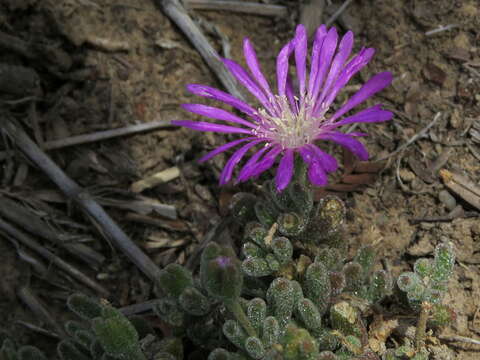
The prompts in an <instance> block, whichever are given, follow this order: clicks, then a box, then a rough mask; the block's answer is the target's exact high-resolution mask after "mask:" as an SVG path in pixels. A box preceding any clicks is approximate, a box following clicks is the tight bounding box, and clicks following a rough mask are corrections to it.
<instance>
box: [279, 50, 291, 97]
mask: <svg viewBox="0 0 480 360" xmlns="http://www.w3.org/2000/svg"><path fill="white" fill-rule="evenodd" d="M293 49H294V46H293V42H292V41H290V42H289V43H287V44H286V45H285V46H284V47H283V48H282V50H280V52H279V53H278V56H277V88H278V95H279V96H284V95H285V87H286V83H287V75H288V59H289V58H290V55H291V54H292V51H293Z"/></svg>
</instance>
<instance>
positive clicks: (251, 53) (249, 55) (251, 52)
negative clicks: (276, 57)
mask: <svg viewBox="0 0 480 360" xmlns="http://www.w3.org/2000/svg"><path fill="white" fill-rule="evenodd" d="M243 53H244V55H245V61H246V62H247V65H248V68H249V69H250V71H251V73H252V75H253V78H254V79H255V80H256V82H257V83H258V85H260V87H261V88H262V89H263V91H264V92H265V94H267V96H268V98H269V99H273V98H274V96H273V93H272V90H271V89H270V85H269V84H268V81H267V79H265V76H264V75H263V72H262V70H260V64H259V63H258V59H257V54H256V52H255V49H254V48H253V45H252V43H251V42H250V39H248V38H245V39H244V40H243Z"/></svg>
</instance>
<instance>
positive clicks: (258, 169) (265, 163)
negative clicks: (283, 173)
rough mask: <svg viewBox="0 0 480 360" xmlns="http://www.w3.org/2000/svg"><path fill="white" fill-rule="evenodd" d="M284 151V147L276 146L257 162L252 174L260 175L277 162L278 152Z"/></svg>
mask: <svg viewBox="0 0 480 360" xmlns="http://www.w3.org/2000/svg"><path fill="white" fill-rule="evenodd" d="M281 152H282V148H281V147H280V146H278V145H277V146H275V147H273V148H272V150H270V151H269V152H268V154H267V155H265V156H264V157H263V159H262V160H260V161H259V162H257V164H256V165H255V169H254V170H253V171H252V173H251V176H252V177H253V176H258V175H260V174H261V173H263V172H264V171H266V170H268V169H270V168H271V167H272V165H273V163H274V162H275V159H276V158H277V156H278V154H280V153H281Z"/></svg>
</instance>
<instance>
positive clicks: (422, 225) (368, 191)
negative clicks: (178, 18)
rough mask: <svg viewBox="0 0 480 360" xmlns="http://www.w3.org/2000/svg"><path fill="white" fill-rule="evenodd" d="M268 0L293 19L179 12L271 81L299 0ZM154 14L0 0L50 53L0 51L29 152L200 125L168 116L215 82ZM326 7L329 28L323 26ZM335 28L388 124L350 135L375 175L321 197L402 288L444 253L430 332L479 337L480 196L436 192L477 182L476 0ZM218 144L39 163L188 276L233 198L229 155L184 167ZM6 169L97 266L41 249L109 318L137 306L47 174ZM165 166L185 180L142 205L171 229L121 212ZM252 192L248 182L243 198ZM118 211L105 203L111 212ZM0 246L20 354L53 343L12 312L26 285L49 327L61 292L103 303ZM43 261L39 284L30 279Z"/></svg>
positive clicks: (5, 20)
mask: <svg viewBox="0 0 480 360" xmlns="http://www.w3.org/2000/svg"><path fill="white" fill-rule="evenodd" d="M263 2H264V3H271V4H279V5H285V6H287V7H288V9H289V11H288V14H289V15H288V17H283V18H273V17H266V16H265V17H261V16H254V15H246V14H236V13H232V12H221V11H200V10H189V14H190V16H191V17H192V18H193V19H194V20H195V21H196V22H197V23H199V24H200V28H201V29H202V31H203V32H204V33H205V34H207V37H208V39H209V41H210V43H211V44H212V45H213V46H214V48H215V49H216V50H217V51H218V52H219V53H220V54H222V55H223V56H227V57H230V58H233V59H235V60H237V61H240V62H243V57H242V52H241V49H242V39H243V38H244V37H245V36H248V37H250V38H251V40H252V41H253V43H254V44H255V47H256V50H257V52H258V56H259V60H260V61H261V63H262V65H263V68H264V69H265V73H266V74H268V76H269V78H270V79H273V76H274V74H275V71H274V63H275V57H276V54H277V52H278V51H279V49H280V47H281V46H282V44H284V42H285V40H286V39H288V38H289V37H291V36H292V31H293V29H294V26H295V24H296V22H298V18H299V11H300V10H299V9H300V8H301V7H300V6H299V5H298V4H297V2H296V1H281V0H279V1H274V0H267V1H263ZM326 2H327V5H328V3H332V2H331V1H326ZM158 3H160V1H158V2H157V3H155V1H153V0H141V1H138V0H122V1H114V0H59V1H58V0H57V1H54V0H43V1H37V0H22V1H20V0H7V1H3V2H2V3H1V4H0V31H1V32H2V33H5V34H9V35H11V36H15V37H16V38H18V39H21V40H23V41H24V42H26V43H28V44H29V46H31V47H35V46H40V47H42V46H45V47H48V48H49V49H54V50H51V51H50V52H48V54H47V55H48V56H46V58H43V59H39V58H35V56H34V57H31V58H29V56H26V55H25V54H23V56H22V55H20V54H19V53H18V52H15V51H12V50H11V49H10V50H5V49H4V48H3V47H0V49H2V50H1V51H0V64H1V65H2V66H3V67H2V69H1V70H2V71H3V70H4V69H5V67H7V66H22V67H26V68H29V69H33V70H34V72H35V73H36V74H37V75H36V76H33V78H34V79H35V81H33V82H32V83H33V84H34V86H33V87H34V88H35V90H34V91H33V90H31V89H26V90H25V89H23V90H22V89H18V88H15V89H13V90H12V89H9V88H8V84H5V83H4V82H3V83H2V82H1V81H0V108H1V109H2V114H5V113H6V112H8V113H9V114H12V115H13V116H14V117H15V118H16V119H19V120H21V121H22V122H23V124H24V125H25V128H26V129H27V132H28V133H29V134H30V135H31V136H32V137H33V138H34V139H35V140H36V141H37V143H43V144H45V143H48V142H50V141H53V140H58V139H64V138H67V137H71V136H75V135H80V134H87V133H93V132H97V131H103V130H108V129H114V128H119V127H125V126H129V125H135V124H142V123H148V122H152V121H155V120H174V119H195V117H192V116H191V115H189V114H187V113H186V112H184V111H183V110H182V109H181V108H180V106H179V105H180V104H182V103H186V102H192V101H194V100H193V98H192V96H191V95H190V94H188V93H187V92H186V90H185V85H186V84H189V83H200V84H208V85H211V86H216V87H221V84H220V83H219V82H218V80H217V78H216V77H215V75H214V74H213V72H212V71H211V70H210V68H209V67H208V66H207V65H206V63H205V62H204V61H203V59H202V57H201V56H200V55H199V53H198V52H197V51H196V50H195V48H194V47H193V46H192V45H191V43H190V42H189V40H188V39H187V38H186V37H185V36H184V35H183V33H182V32H181V31H180V29H179V28H177V27H176V26H175V25H174V24H173V23H172V22H171V20H170V19H169V18H168V17H167V16H165V14H164V13H163V12H162V10H161V7H160V6H158ZM340 4H341V2H335V1H333V3H332V5H331V6H329V7H327V10H328V11H330V14H331V12H333V10H332V9H333V7H335V6H337V7H338V5H340ZM327 10H325V11H324V12H323V19H324V20H326V19H328V18H329V15H328V14H329V12H328V11H327ZM320 15H322V14H320ZM335 26H337V27H338V28H339V29H340V30H341V31H345V30H346V28H347V27H348V28H351V29H353V30H354V31H355V34H356V41H355V48H356V49H357V50H358V49H359V48H360V47H361V46H370V47H374V48H375V49H376V50H377V52H376V55H375V58H374V60H373V61H372V62H371V64H370V65H369V66H368V67H367V68H366V70H364V71H362V72H361V74H360V76H357V77H356V78H355V80H354V81H353V85H355V84H359V83H360V82H361V81H364V80H366V79H368V77H370V76H371V75H372V74H374V73H377V72H379V71H385V70H389V71H391V72H392V73H393V74H394V82H393V84H392V86H390V87H389V88H388V89H387V90H385V91H383V92H382V93H381V94H380V95H377V96H376V99H375V100H376V101H378V100H380V101H381V102H383V103H384V104H385V105H386V107H387V108H388V109H391V110H392V111H394V112H395V118H394V120H393V121H391V122H388V123H386V124H380V125H376V124H371V125H368V126H365V127H364V126H363V125H361V126H360V129H362V130H365V131H366V132H368V133H369V134H370V136H369V137H367V138H366V139H365V143H366V145H367V147H368V149H369V150H370V153H371V154H372V159H373V160H375V159H384V158H385V160H384V161H383V162H382V163H381V164H384V166H383V167H382V170H381V171H379V172H378V173H376V174H375V176H372V175H369V176H368V182H369V184H368V186H360V187H356V186H350V187H349V186H346V187H343V188H342V187H341V186H339V187H337V188H335V189H333V188H332V189H330V190H331V191H333V190H338V189H340V188H342V189H347V190H348V189H350V190H353V191H343V192H340V193H339V195H340V196H341V197H342V198H344V199H345V200H346V203H347V206H348V209H349V210H348V215H349V225H348V226H349V228H348V230H349V235H350V237H351V239H352V248H356V247H358V246H359V245H360V244H365V243H373V244H375V246H376V247H377V249H378V252H379V257H380V258H382V259H384V260H385V261H386V263H388V264H389V266H390V267H391V269H392V272H393V273H394V275H398V273H399V272H400V271H405V270H407V269H410V268H411V266H412V264H413V263H414V261H415V260H416V259H417V258H419V257H423V256H432V254H433V249H434V247H435V245H436V244H437V243H439V242H442V241H444V240H450V241H452V242H453V243H454V245H455V247H456V249H457V263H456V266H455V275H454V276H453V279H452V281H451V283H450V291H449V293H448V295H447V298H446V302H447V304H450V305H451V306H453V307H454V309H455V310H456V312H457V316H456V320H455V323H454V324H453V325H452V326H451V327H449V328H447V329H444V330H442V332H441V334H438V333H437V334H436V335H444V336H446V337H448V336H449V335H460V336H464V337H468V338H473V339H479V338H480V268H479V264H480V221H479V218H478V216H479V212H480V208H478V207H475V203H474V201H475V200H473V201H469V198H468V197H465V196H463V195H462V194H456V193H455V192H453V191H452V189H449V188H447V186H446V185H445V184H444V182H442V180H441V178H440V176H439V174H438V171H439V170H440V169H448V170H449V171H451V172H454V173H457V174H461V175H463V176H464V177H466V178H468V179H470V180H471V181H472V182H473V183H476V184H478V183H479V179H480V30H479V29H480V4H479V3H478V0H435V1H434V0H406V1H389V0H377V1H374V2H371V1H366V0H358V1H354V2H353V3H352V4H351V5H350V6H349V7H348V9H347V10H346V11H345V13H344V14H343V15H342V17H341V18H340V21H339V22H337V23H335ZM0 40H1V38H0ZM0 45H1V41H0ZM27 55H28V54H27ZM49 56H50V57H49ZM52 59H53V60H52ZM52 64H54V66H53V65H52ZM0 73H1V71H0ZM59 74H60V75H59ZM61 74H70V75H68V76H65V75H63V76H62V75H61ZM0 75H1V74H0ZM5 89H7V90H5ZM32 97H34V98H35V99H36V100H35V101H32ZM32 103H35V105H34V106H33V105H32ZM438 113H440V115H438V117H437V116H436V115H437V114H438ZM434 119H436V121H435V122H434V123H433V125H432V126H431V127H430V128H428V129H427V130H426V131H423V132H422V130H423V129H425V128H426V127H427V125H429V124H430V123H431V122H432V121H433V120H434ZM416 134H420V137H419V138H418V139H417V140H416V141H415V142H412V143H411V144H409V145H408V146H405V147H402V148H401V149H403V150H401V151H398V152H396V153H394V154H392V153H393V152H395V151H396V149H399V148H400V147H401V146H403V144H406V143H407V142H408V141H409V140H410V139H412V137H414V136H415V135H416ZM224 141H225V136H223V135H216V134H203V133H196V132H193V131H188V130H185V129H176V128H168V129H161V130H156V131H149V132H146V133H143V134H136V135H133V136H127V137H123V138H116V139H111V140H104V141H99V142H95V143H91V144H83V145H76V146H71V147H66V148H61V149H59V150H52V151H49V152H48V154H49V155H50V156H51V157H52V159H53V160H54V161H55V162H56V163H57V164H58V165H59V166H60V167H61V168H62V169H63V170H64V171H65V172H66V173H67V174H68V175H69V176H70V177H71V178H72V179H74V180H75V181H77V182H78V183H79V184H80V185H81V186H82V187H84V188H85V189H87V190H88V191H90V192H91V193H92V194H94V196H95V198H96V199H98V200H99V201H100V200H102V201H103V204H104V205H105V206H106V209H107V211H108V213H109V214H111V215H112V217H113V218H114V219H115V220H116V221H117V223H118V224H120V226H121V227H122V228H123V229H124V230H125V231H126V232H127V234H128V235H129V236H130V237H131V238H132V239H133V240H135V242H136V243H137V244H139V245H140V246H141V247H142V249H144V250H145V251H146V252H147V254H148V255H149V256H150V257H151V258H152V259H153V261H154V262H155V263H156V264H158V265H159V266H164V265H165V264H167V263H170V262H172V261H179V262H181V263H184V262H185V261H186V260H187V259H188V258H189V255H191V254H192V253H193V252H194V251H195V249H196V248H197V246H198V243H199V242H200V241H201V239H202V238H203V237H204V236H205V234H206V233H207V231H208V230H209V229H210V228H211V227H212V226H213V225H215V224H217V223H218V222H219V220H220V219H221V217H222V215H224V214H225V211H226V205H225V204H226V202H227V201H228V199H229V198H230V196H231V195H232V194H233V193H235V192H236V191H238V190H240V189H242V188H240V189H239V188H237V187H233V186H228V187H224V188H220V187H219V186H218V185H217V180H218V176H219V173H220V171H221V169H222V166H223V164H225V161H226V159H227V156H226V155H220V156H218V157H216V158H215V159H214V160H213V161H210V162H208V163H206V164H202V165H199V164H198V163H196V161H195V160H196V159H198V158H199V155H200V154H204V153H206V152H207V151H209V150H211V149H213V148H214V147H216V146H218V145H220V144H222V143H223V142H224ZM1 143H2V145H0V146H1V147H2V149H6V148H7V147H10V146H12V144H11V141H9V140H8V139H7V138H6V137H5V136H3V137H2V141H1ZM334 151H336V152H338V149H334ZM339 154H340V153H339ZM0 161H1V162H2V167H1V170H0V175H1V177H0V178H1V181H2V185H1V188H0V195H4V196H8V197H9V198H10V199H14V200H16V201H18V202H19V203H21V204H23V205H24V206H26V207H28V208H29V209H30V210H32V211H34V212H35V214H36V215H38V216H39V217H41V218H42V219H43V220H44V221H45V222H46V223H48V224H49V225H50V226H51V228H53V229H55V230H56V231H59V232H62V233H66V234H71V235H73V236H72V239H73V240H72V241H79V242H80V243H84V244H86V245H88V246H90V247H91V248H93V249H95V251H97V252H98V253H100V254H102V255H103V256H105V258H106V260H105V261H104V262H103V263H102V264H97V265H94V266H89V265H88V264H86V263H85V262H81V261H79V260H78V259H75V258H72V257H71V256H69V255H68V253H67V252H66V251H65V250H64V249H62V248H59V247H58V246H56V245H52V244H51V243H45V242H43V241H41V240H40V239H37V240H38V241H40V243H42V244H43V245H44V246H45V247H46V248H48V249H49V250H50V251H52V252H53V253H54V254H56V255H58V256H59V257H61V258H62V259H66V260H67V261H68V262H69V263H71V264H75V265H76V266H77V267H78V268H79V269H81V270H82V271H83V272H84V273H85V274H87V276H90V277H92V278H94V279H96V280H97V281H98V282H99V283H100V284H102V285H103V286H104V287H105V288H107V289H108V291H109V292H110V300H112V302H114V304H115V305H118V306H125V305H129V304H134V303H139V302H142V301H146V300H148V299H149V298H150V297H151V296H152V288H151V285H150V283H149V281H148V280H147V279H146V278H144V277H143V276H142V275H141V274H140V271H139V270H138V269H137V268H136V267H135V266H134V265H132V263H130V262H129V261H128V260H127V259H126V258H125V257H124V256H123V255H122V254H121V253H120V252H119V251H118V250H116V249H115V248H114V247H113V246H112V245H111V244H109V243H108V242H107V241H105V240H104V238H103V237H102V236H101V234H100V233H99V232H98V231H97V230H98V229H97V228H95V227H94V226H92V225H91V222H89V220H88V218H86V217H85V216H84V215H82V213H81V212H80V211H79V210H78V209H76V208H75V207H72V206H70V205H71V204H70V203H69V201H67V200H65V198H64V197H63V196H62V195H61V192H60V191H59V190H58V188H57V187H56V186H55V185H53V184H52V183H51V181H50V180H49V179H48V178H47V177H46V176H45V175H44V174H43V173H42V172H41V171H39V170H37V169H36V167H35V166H32V164H31V163H29V162H28V161H25V160H24V159H23V158H22V157H21V156H19V155H18V154H17V155H15V156H14V157H12V158H8V159H6V160H5V159H2V160H0ZM175 166H176V167H178V168H179V169H180V175H179V176H178V177H176V178H175V179H173V180H172V181H169V182H167V183H165V184H161V185H159V186H156V187H153V188H151V189H147V190H145V191H144V192H142V194H141V195H142V196H144V198H142V199H143V200H145V199H154V200H156V201H159V202H160V203H162V204H168V205H172V206H174V207H175V208H176V210H177V213H178V216H177V218H176V219H168V218H165V217H162V216H160V215H158V214H145V213H141V212H136V211H135V210H132V209H131V208H128V207H125V206H123V207H122V204H123V205H124V204H125V203H128V202H129V201H132V194H131V192H129V189H130V186H131V185H132V183H134V182H135V181H138V180H140V179H142V178H145V177H147V176H149V175H151V174H155V173H158V172H159V171H162V170H165V169H169V168H172V167H175ZM342 171H343V170H340V172H339V173H338V174H336V175H335V176H334V177H333V178H332V183H333V184H336V183H338V184H341V183H342V182H345V181H346V180H345V178H344V177H342ZM344 185H345V184H344ZM350 185H352V184H350ZM354 185H355V184H354ZM251 186H252V185H249V184H247V185H245V189H249V187H251ZM479 198H480V197H479V196H477V198H476V199H477V200H476V201H477V204H480V200H479ZM135 199H137V200H138V198H135ZM114 200H116V201H117V203H112V202H114ZM109 201H110V202H109ZM118 202H120V203H121V204H120V205H118ZM2 234H4V233H3V232H1V233H0V294H1V295H0V324H1V325H0V328H3V330H5V331H7V332H9V333H10V334H11V333H14V334H18V338H19V339H21V342H23V343H28V342H31V341H35V340H36V342H38V338H37V337H38V335H37V333H36V332H34V331H32V330H31V329H30V330H29V329H28V328H27V327H26V326H25V323H28V324H35V325H36V326H39V327H41V328H46V329H50V330H52V327H51V325H52V324H48V321H46V320H45V317H42V316H41V315H40V316H39V314H35V313H34V312H32V310H31V308H30V307H27V306H25V301H20V300H19V296H20V297H21V294H22V292H21V289H25V287H28V289H30V290H31V291H33V293H35V294H36V296H38V298H40V299H41V300H42V301H43V302H44V303H46V304H47V306H46V307H47V308H48V309H49V311H50V312H51V313H52V314H54V315H53V316H54V318H55V319H56V320H58V319H61V318H63V317H64V316H66V315H65V311H64V310H65V309H64V303H65V299H66V297H67V296H68V294H69V293H71V292H72V291H76V290H80V291H84V292H86V293H90V294H94V295H98V294H95V292H93V291H92V290H91V289H88V288H87V287H85V286H83V285H81V284H80V283H78V281H75V280H72V278H71V277H70V276H68V275H61V276H60V275H58V274H57V273H56V272H58V271H59V270H58V269H57V268H56V267H55V266H53V265H52V264H51V263H50V262H48V261H45V260H44V259H41V257H39V256H38V255H37V254H35V252H32V251H30V250H27V249H25V248H23V246H21V245H19V244H18V243H16V242H15V240H13V239H12V238H11V237H9V236H6V235H5V236H4V235H2ZM33 235H35V234H33ZM42 266H43V269H45V270H46V271H44V272H42V271H41V270H38V269H42ZM407 315H408V314H407ZM21 322H23V323H21ZM22 324H24V325H22ZM53 330H54V329H53ZM41 336H42V339H43V338H45V339H44V340H42V341H41V346H42V347H43V348H47V349H48V348H49V346H52V344H53V343H54V342H53V341H50V340H48V339H49V337H48V336H47V335H41ZM439 338H441V336H440V337H439ZM47 340H48V341H47ZM432 341H433V343H432V344H431V350H432V352H433V353H434V358H435V359H462V360H469V359H472V360H473V359H478V358H479V356H480V355H479V354H480V353H479V351H480V347H479V346H478V345H475V344H469V343H464V342H450V341H447V340H445V341H442V340H438V338H437V339H434V340H432ZM439 341H440V342H439Z"/></svg>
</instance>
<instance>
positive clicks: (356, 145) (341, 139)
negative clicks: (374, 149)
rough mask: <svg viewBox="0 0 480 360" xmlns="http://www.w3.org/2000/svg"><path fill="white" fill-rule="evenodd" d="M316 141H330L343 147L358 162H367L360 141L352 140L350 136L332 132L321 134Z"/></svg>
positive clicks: (365, 152)
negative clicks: (357, 159)
mask: <svg viewBox="0 0 480 360" xmlns="http://www.w3.org/2000/svg"><path fill="white" fill-rule="evenodd" d="M318 139H322V140H331V141H333V142H336V143H337V144H339V145H341V146H343V147H344V148H346V149H348V150H349V151H350V152H352V153H353V154H355V155H356V156H357V157H358V158H359V159H360V160H364V161H365V160H368V151H367V149H366V148H365V146H364V145H363V144H362V143H361V142H360V141H358V140H356V139H354V138H353V137H352V136H350V135H347V134H343V133H341V132H337V131H332V132H328V133H324V134H321V135H320V136H318Z"/></svg>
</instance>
